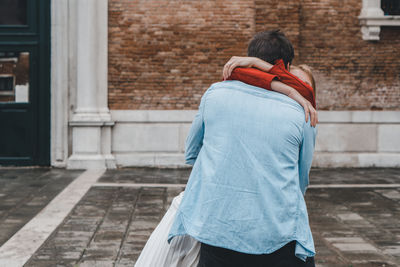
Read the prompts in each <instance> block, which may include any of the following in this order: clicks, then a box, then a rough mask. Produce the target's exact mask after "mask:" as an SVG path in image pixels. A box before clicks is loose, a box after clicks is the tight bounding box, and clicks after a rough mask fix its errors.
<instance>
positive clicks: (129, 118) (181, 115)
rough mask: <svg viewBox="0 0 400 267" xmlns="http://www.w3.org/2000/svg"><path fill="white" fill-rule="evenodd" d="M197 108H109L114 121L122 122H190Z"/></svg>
mask: <svg viewBox="0 0 400 267" xmlns="http://www.w3.org/2000/svg"><path fill="white" fill-rule="evenodd" d="M196 113H197V110H111V117H112V119H113V120H114V121H118V122H120V123H123V122H161V123H172V122H190V123H191V122H192V120H193V118H194V116H195V115H196Z"/></svg>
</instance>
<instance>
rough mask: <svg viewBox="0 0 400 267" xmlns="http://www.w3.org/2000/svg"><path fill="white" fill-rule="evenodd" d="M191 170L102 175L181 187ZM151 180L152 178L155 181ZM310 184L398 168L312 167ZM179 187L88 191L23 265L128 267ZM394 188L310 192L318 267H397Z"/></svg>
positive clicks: (349, 180) (365, 177) (381, 179)
mask: <svg viewBox="0 0 400 267" xmlns="http://www.w3.org/2000/svg"><path fill="white" fill-rule="evenodd" d="M189 173H190V170H188V169H186V170H182V169H180V170H179V169H146V168H132V169H123V170H110V171H107V172H106V173H105V174H104V176H103V177H102V178H101V179H100V182H106V183H173V184H181V183H185V179H187V177H188V176H189ZM154 177H155V178H154ZM311 181H312V184H344V183H346V184H357V183H364V184H365V183H370V184H372V183H383V184H394V183H400V169H313V170H312V173H311ZM182 190H184V188H183V187H163V186H161V187H128V186H126V187H124V186H119V185H118V184H116V186H115V187H113V186H111V187H108V186H107V187H105V186H104V187H101V186H96V187H92V188H91V189H90V190H89V191H88V193H87V194H86V195H85V196H84V197H83V199H82V200H81V201H80V202H79V203H78V205H76V206H75V208H74V209H73V210H72V212H71V213H70V214H69V215H68V216H67V218H66V219H65V220H64V222H63V223H62V224H61V225H60V226H59V227H58V229H56V231H55V232H54V233H53V234H52V235H51V237H50V238H49V239H48V240H47V241H46V242H45V243H44V244H43V245H42V247H41V248H40V249H39V250H38V251H37V252H36V253H35V254H34V255H33V257H32V258H31V259H30V260H29V262H28V263H27V264H26V265H25V266H35V267H36V266H39V267H41V266H74V267H75V266H76V267H78V266H79V267H80V266H133V265H134V263H135V261H136V259H137V258H138V256H139V254H140V252H141V250H142V248H143V246H144V245H145V243H146V241H147V239H148V237H149V235H150V234H151V232H152V231H153V229H154V228H155V227H156V226H157V224H158V222H159V221H160V219H161V218H162V216H163V215H164V213H165V211H166V210H167V208H168V206H169V204H170V203H171V201H172V199H173V198H174V197H175V196H177V195H178V194H179V193H180V192H181V191H182ZM398 194H400V188H389V189H387V188H310V189H309V190H308V191H307V194H306V202H307V207H308V210H309V217H310V225H311V229H312V232H313V236H314V241H315V247H316V251H317V255H316V257H315V261H316V265H317V266H318V267H331V266H332V267H333V266H334V267H350V266H353V267H358V266H362V267H364V266H365V267H369V266H371V267H372V266H374V267H375V266H380V267H383V266H385V267H394V266H400V224H399V221H400V208H399V207H400V199H399V198H398Z"/></svg>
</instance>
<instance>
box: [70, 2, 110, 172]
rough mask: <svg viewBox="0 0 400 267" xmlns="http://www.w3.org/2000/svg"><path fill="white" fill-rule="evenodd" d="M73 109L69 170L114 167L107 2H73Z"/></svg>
mask: <svg viewBox="0 0 400 267" xmlns="http://www.w3.org/2000/svg"><path fill="white" fill-rule="evenodd" d="M76 14H77V23H76V25H77V26H76V27H77V28H76V40H77V44H76V55H77V58H76V87H77V88H76V109H75V110H74V113H73V115H72V119H71V120H70V122H69V125H70V126H71V128H72V155H71V156H70V157H69V159H68V165H67V167H68V168H70V169H87V168H105V167H106V168H115V159H114V157H113V156H112V155H111V127H112V126H113V125H114V122H113V121H112V120H111V115H110V112H109V110H108V106H107V105H108V104H107V98H108V95H107V94H108V84H107V82H108V81H107V73H108V62H107V56H108V55H107V49H108V1H107V0H79V1H76Z"/></svg>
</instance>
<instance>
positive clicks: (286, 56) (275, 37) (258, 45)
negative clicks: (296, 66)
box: [247, 30, 294, 67]
mask: <svg viewBox="0 0 400 267" xmlns="http://www.w3.org/2000/svg"><path fill="white" fill-rule="evenodd" d="M247 55H248V56H249V57H258V58H260V59H262V60H264V61H266V62H268V63H270V64H275V60H277V59H282V60H283V62H284V63H285V67H286V66H287V64H288V63H290V64H291V63H292V60H293V58H294V49H293V46H292V43H291V42H290V41H289V39H287V38H286V36H285V35H284V34H283V32H281V31H279V30H272V31H264V32H259V33H257V34H256V35H254V37H253V39H252V40H251V41H250V43H249V46H248V48H247Z"/></svg>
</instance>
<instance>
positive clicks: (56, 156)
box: [51, 0, 70, 167]
mask: <svg viewBox="0 0 400 267" xmlns="http://www.w3.org/2000/svg"><path fill="white" fill-rule="evenodd" d="M68 1H69V0H52V1H51V62H52V67H51V165H52V166H54V167H65V166H66V162H67V158H68V110H69V109H68V107H69V104H70V103H69V98H68V88H69V77H68V73H69V71H68V68H69V61H68V55H69V53H68V51H69V42H68V40H69V32H68V25H69V17H68V9H69V5H68Z"/></svg>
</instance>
